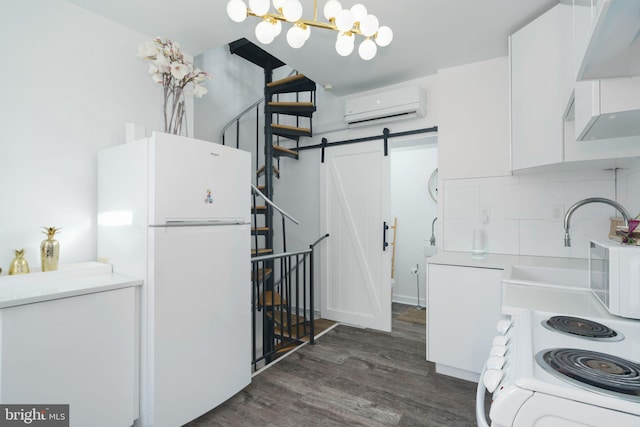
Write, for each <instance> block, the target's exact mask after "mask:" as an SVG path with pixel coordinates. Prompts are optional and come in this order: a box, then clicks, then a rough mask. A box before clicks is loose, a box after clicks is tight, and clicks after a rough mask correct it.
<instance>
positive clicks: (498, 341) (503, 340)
mask: <svg viewBox="0 0 640 427" xmlns="http://www.w3.org/2000/svg"><path fill="white" fill-rule="evenodd" d="M508 342H509V338H507V337H506V336H504V335H498V336H497V337H495V338H494V339H493V345H507V343H508Z"/></svg>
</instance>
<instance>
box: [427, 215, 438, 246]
mask: <svg viewBox="0 0 640 427" xmlns="http://www.w3.org/2000/svg"><path fill="white" fill-rule="evenodd" d="M437 219H438V217H435V218H433V221H431V238H430V239H429V243H430V244H431V246H435V245H436V235H435V233H434V231H433V229H434V227H435V225H436V220H437Z"/></svg>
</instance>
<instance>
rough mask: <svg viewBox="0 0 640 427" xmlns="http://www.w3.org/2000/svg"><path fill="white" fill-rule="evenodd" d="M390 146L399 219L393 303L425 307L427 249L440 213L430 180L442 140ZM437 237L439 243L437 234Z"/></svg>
mask: <svg viewBox="0 0 640 427" xmlns="http://www.w3.org/2000/svg"><path fill="white" fill-rule="evenodd" d="M390 147H391V150H390V153H391V156H390V157H391V166H390V168H391V172H390V176H391V178H390V181H391V183H390V187H391V217H392V218H397V229H396V232H397V235H396V253H395V260H394V281H395V284H394V285H393V290H392V292H393V294H392V301H393V302H395V303H401V304H407V305H412V306H417V305H418V304H419V305H421V306H423V307H424V306H426V257H425V246H430V238H431V235H432V233H431V226H432V224H433V220H434V218H436V216H437V212H438V205H437V203H436V202H435V201H434V200H433V199H432V197H431V196H430V194H429V178H430V177H431V175H432V173H433V171H434V170H435V169H436V168H437V167H438V138H437V136H436V135H433V136H428V137H427V136H424V135H421V136H419V137H418V138H413V139H410V140H406V141H394V142H393V143H392V144H390ZM436 226H437V223H436ZM436 229H437V227H436ZM435 234H436V236H435V237H436V240H437V237H438V236H437V231H436V232H435ZM427 251H428V249H427ZM416 270H417V271H416ZM417 285H419V286H417ZM418 289H419V294H420V299H419V300H418Z"/></svg>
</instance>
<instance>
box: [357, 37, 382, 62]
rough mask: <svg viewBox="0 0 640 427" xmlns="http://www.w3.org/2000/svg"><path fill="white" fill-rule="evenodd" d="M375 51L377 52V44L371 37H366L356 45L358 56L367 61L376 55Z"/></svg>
mask: <svg viewBox="0 0 640 427" xmlns="http://www.w3.org/2000/svg"><path fill="white" fill-rule="evenodd" d="M376 52H378V46H376V44H375V43H374V42H373V40H371V39H366V40H365V41H363V42H362V43H360V46H359V47H358V54H359V55H360V58H362V59H364V60H365V61H368V60H370V59H372V58H373V57H374V56H376Z"/></svg>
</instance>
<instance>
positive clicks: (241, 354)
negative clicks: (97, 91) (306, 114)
mask: <svg viewBox="0 0 640 427" xmlns="http://www.w3.org/2000/svg"><path fill="white" fill-rule="evenodd" d="M250 160H251V159H250V154H249V153H248V152H244V151H241V150H237V149H234V148H229V147H225V146H223V145H220V144H215V143H211V142H207V141H200V140H195V139H192V138H185V137H180V136H175V135H169V134H164V133H153V135H152V136H151V137H150V138H147V139H143V140H139V141H135V142H132V143H127V144H124V145H120V146H116V147H113V148H110V149H107V150H104V151H101V152H100V153H99V154H98V258H99V260H101V261H103V262H109V263H111V264H112V265H113V269H114V272H116V273H122V274H127V275H132V276H137V277H141V278H143V279H144V285H143V292H142V297H141V299H142V300H141V304H140V307H141V325H140V331H139V337H138V338H139V339H140V347H139V351H140V365H139V366H138V367H137V369H138V371H137V372H138V373H139V378H140V382H139V390H136V391H139V393H136V395H139V396H140V401H139V402H136V403H139V407H140V414H139V415H140V418H139V421H138V423H137V424H136V425H141V426H143V427H150V426H155V427H176V426H180V425H182V424H184V423H186V422H188V421H190V420H192V419H194V418H196V417H198V416H200V415H202V414H204V413H205V412H207V411H209V410H211V409H212V408H214V407H216V406H217V405H219V404H220V403H222V402H224V401H225V400H227V399H228V398H229V397H231V396H233V395H234V394H235V393H237V392H238V391H240V390H241V389H242V388H244V387H245V386H246V385H248V384H249V383H250V382H251V311H250V310H251V283H250V277H251V276H250V272H251V261H250V251H251V247H250V245H251V237H250V212H251V208H250V203H251V195H250V192H251V187H250V179H251V178H250V177H251V172H250V164H251V161H250Z"/></svg>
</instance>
